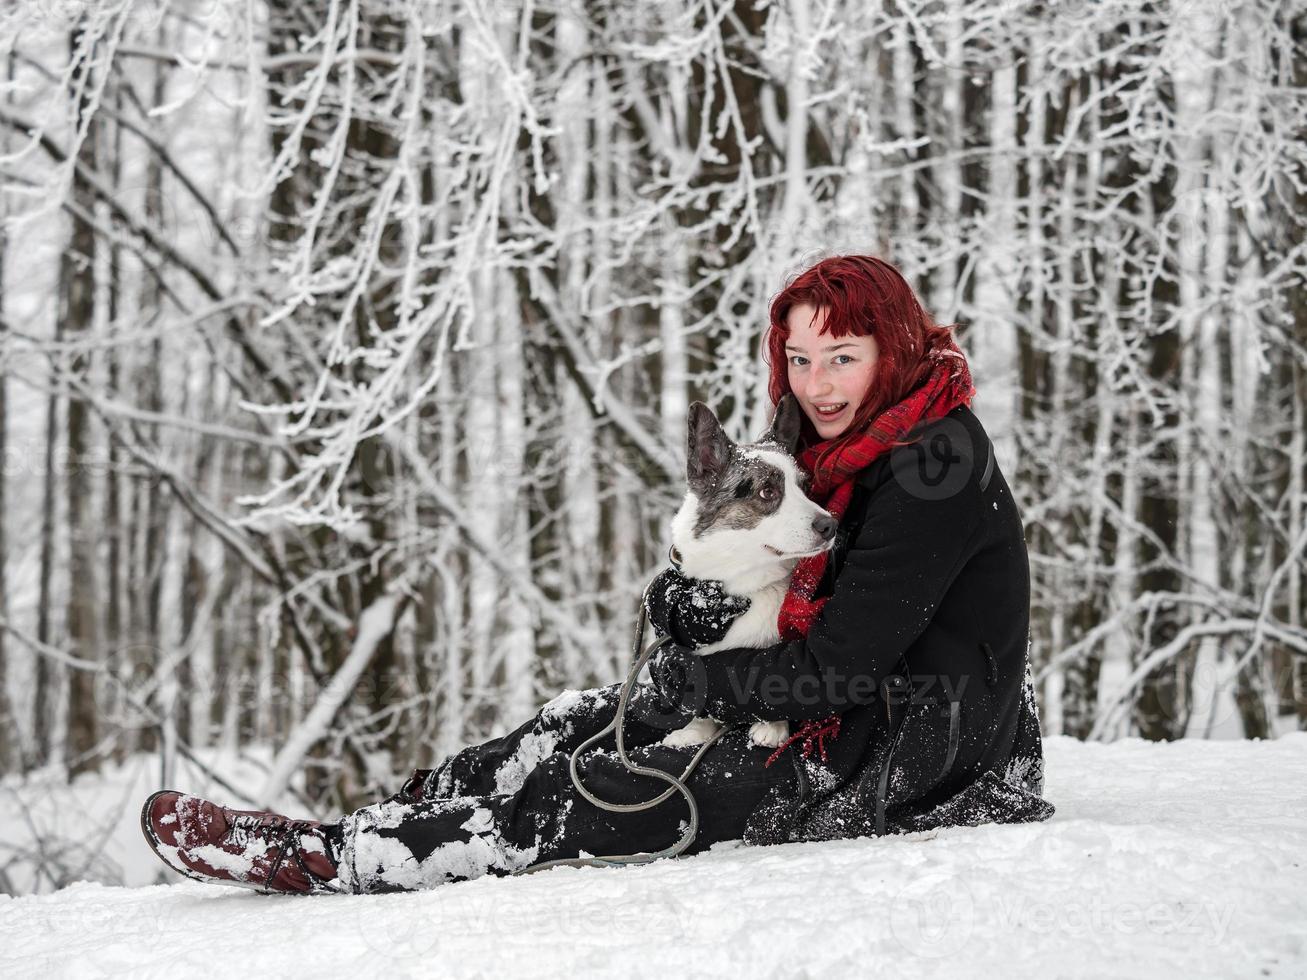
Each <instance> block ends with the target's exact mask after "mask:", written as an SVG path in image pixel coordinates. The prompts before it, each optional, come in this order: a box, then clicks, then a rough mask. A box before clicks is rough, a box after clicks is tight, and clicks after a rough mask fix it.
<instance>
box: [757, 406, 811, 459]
mask: <svg viewBox="0 0 1307 980" xmlns="http://www.w3.org/2000/svg"><path fill="white" fill-rule="evenodd" d="M802 425H803V409H801V408H800V407H799V399H798V398H796V397H795V396H794V393H793V392H787V393H786V394H784V395H782V396H781V400H780V401H779V402H777V403H776V411H775V412H773V413H772V417H771V427H770V428H769V429H768V430H767V434H766V435H765V436H763V438H764V439H766V440H767V441H768V442H774V443H776V444H777V445H779V446H781V447H782V448H784V450H785V451H786V452H787V453H789V454H790V455H791V456H793V455H794V450H795V449H797V448H798V446H799V431H800V428H801V427H802Z"/></svg>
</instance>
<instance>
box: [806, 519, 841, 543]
mask: <svg viewBox="0 0 1307 980" xmlns="http://www.w3.org/2000/svg"><path fill="white" fill-rule="evenodd" d="M839 526H840V522H839V521H837V520H835V518H833V517H831V516H830V514H822V515H821V517H814V518H813V519H812V529H813V530H814V531H816V532H817V534H818V535H820V536H821V539H822V540H823V541H829V540H830V539H831V538H833V537H835V529H836V528H837V527H839Z"/></svg>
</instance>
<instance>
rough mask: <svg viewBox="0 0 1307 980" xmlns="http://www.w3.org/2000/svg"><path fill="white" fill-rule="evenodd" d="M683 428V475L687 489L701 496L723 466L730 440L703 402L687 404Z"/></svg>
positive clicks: (727, 454)
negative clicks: (684, 436)
mask: <svg viewBox="0 0 1307 980" xmlns="http://www.w3.org/2000/svg"><path fill="white" fill-rule="evenodd" d="M686 428H687V430H688V432H687V439H686V447H685V448H686V452H685V475H686V477H687V479H688V480H689V483H690V489H691V490H692V491H694V492H695V493H696V494H700V495H702V493H703V491H704V490H706V489H707V488H709V487H711V486H712V485H713V484H714V483H716V482H717V477H718V476H719V475H720V474H721V472H722V470H723V469H725V468H726V463H727V461H728V460H729V459H730V456H731V448H732V446H734V443H732V442H731V440H730V437H729V436H728V435H727V434H726V433H725V432H724V431H723V430H722V426H721V423H720V422H718V421H717V416H716V415H714V414H713V410H712V409H711V408H709V407H708V406H707V405H705V404H704V403H703V402H694V403H692V404H691V405H690V410H689V413H688V414H687V415H686Z"/></svg>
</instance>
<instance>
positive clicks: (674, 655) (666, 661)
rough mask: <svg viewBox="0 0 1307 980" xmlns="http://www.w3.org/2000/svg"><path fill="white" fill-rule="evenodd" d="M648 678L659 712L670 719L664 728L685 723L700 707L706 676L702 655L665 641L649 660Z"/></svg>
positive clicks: (695, 715) (701, 707)
mask: <svg viewBox="0 0 1307 980" xmlns="http://www.w3.org/2000/svg"><path fill="white" fill-rule="evenodd" d="M649 678H650V680H652V681H653V687H654V691H655V692H657V695H658V700H659V702H660V703H661V711H662V713H663V714H664V715H665V716H666V717H668V718H670V719H673V720H674V722H675V723H674V724H668V725H666V726H665V727H667V729H668V730H669V731H670V730H672V729H674V728H680V727H681V726H682V725H685V724H687V723H688V722H689V721H690V719H691V718H694V717H697V716H698V715H699V714H700V713H701V712H702V710H703V707H704V701H705V684H706V680H707V678H706V676H705V674H704V669H703V657H701V656H699V655H698V654H697V653H694V652H693V651H692V650H687V649H686V648H685V647H683V646H678V645H677V644H676V643H674V642H673V643H668V644H667V645H666V646H664V647H663V648H662V649H661V650H659V651H658V652H657V653H655V654H654V655H653V657H651V658H650V660H649Z"/></svg>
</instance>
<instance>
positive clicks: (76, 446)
mask: <svg viewBox="0 0 1307 980" xmlns="http://www.w3.org/2000/svg"><path fill="white" fill-rule="evenodd" d="M80 33H81V32H80V31H75V32H74V33H73V35H72V37H71V38H70V39H69V48H70V50H72V51H75V50H76V49H77V47H78V44H79V43H80ZM89 70H90V69H89V68H88V69H87V71H88V72H89ZM85 111H86V106H85V105H79V106H78V109H77V118H78V125H82V123H83V120H82V118H81V116H82V114H83V113H84V112H85ZM100 129H101V127H100V123H99V117H96V118H93V119H91V121H90V123H89V125H88V128H87V131H86V137H85V138H84V139H83V140H82V143H81V146H80V147H79V149H78V161H79V162H80V163H81V164H82V165H83V166H84V167H85V168H86V169H87V170H89V171H91V172H96V171H97V169H98V167H97V163H98V157H99V153H98V148H99V142H100ZM71 193H72V198H73V202H74V203H75V204H76V206H77V207H78V208H79V210H80V211H81V212H82V213H83V214H94V213H95V210H96V203H95V195H94V194H93V193H92V192H91V189H90V187H89V185H88V184H87V182H86V180H85V179H84V178H83V176H82V174H81V170H80V168H79V169H78V170H77V171H75V172H74V175H73V185H72V191H71ZM95 257H96V236H95V231H94V230H93V228H92V227H91V225H90V224H89V223H88V222H87V221H86V220H84V219H83V218H82V217H81V216H80V215H76V214H75V215H73V217H72V239H71V241H70V242H69V246H68V248H67V249H65V250H64V253H63V257H62V260H61V262H60V272H59V279H60V314H59V317H60V320H61V323H62V327H63V329H64V330H65V331H66V332H67V333H68V334H70V335H72V337H74V338H75V337H77V335H79V334H89V333H91V332H92V331H93V330H94V328H95V289H96V281H95V276H96V261H95ZM84 356H85V361H82V359H81V357H79V356H77V355H72V356H71V357H70V359H69V363H68V364H67V368H66V369H67V371H68V372H69V373H70V374H72V375H79V374H81V375H83V376H85V377H87V378H88V380H90V375H91V363H90V354H89V353H88V354H86V355H84ZM91 383H92V384H93V383H94V382H93V381H92V382H91ZM89 423H90V420H89V418H88V412H87V408H86V404H85V402H84V401H83V400H82V399H81V398H69V399H68V414H67V419H66V423H65V424H66V426H67V433H68V474H67V478H66V482H65V484H64V492H65V493H66V494H67V497H68V613H67V615H68V643H67V649H68V652H69V653H71V654H72V655H73V656H76V657H78V658H80V659H82V660H87V661H97V660H98V659H99V658H100V640H99V636H98V629H97V627H98V625H99V623H98V619H99V617H98V609H99V590H98V589H97V587H96V580H97V579H98V576H97V574H96V543H97V535H98V531H99V527H98V522H97V521H96V518H95V513H94V483H93V480H92V478H91V473H92V467H91V466H89V465H87V464H88V463H89V455H90V454H89V450H90V435H91V433H90V424H89ZM95 681H96V678H95V675H94V674H92V673H91V672H89V671H86V670H72V671H70V673H69V685H68V748H67V759H68V767H69V774H70V776H76V775H77V774H78V773H81V772H86V771H88V770H90V769H93V768H95V763H96V760H95V758H94V757H93V754H92V753H93V751H94V749H95V747H96V742H97V740H98V738H99V725H98V720H99V718H98V712H97V710H96V703H95V698H96V691H95Z"/></svg>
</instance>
